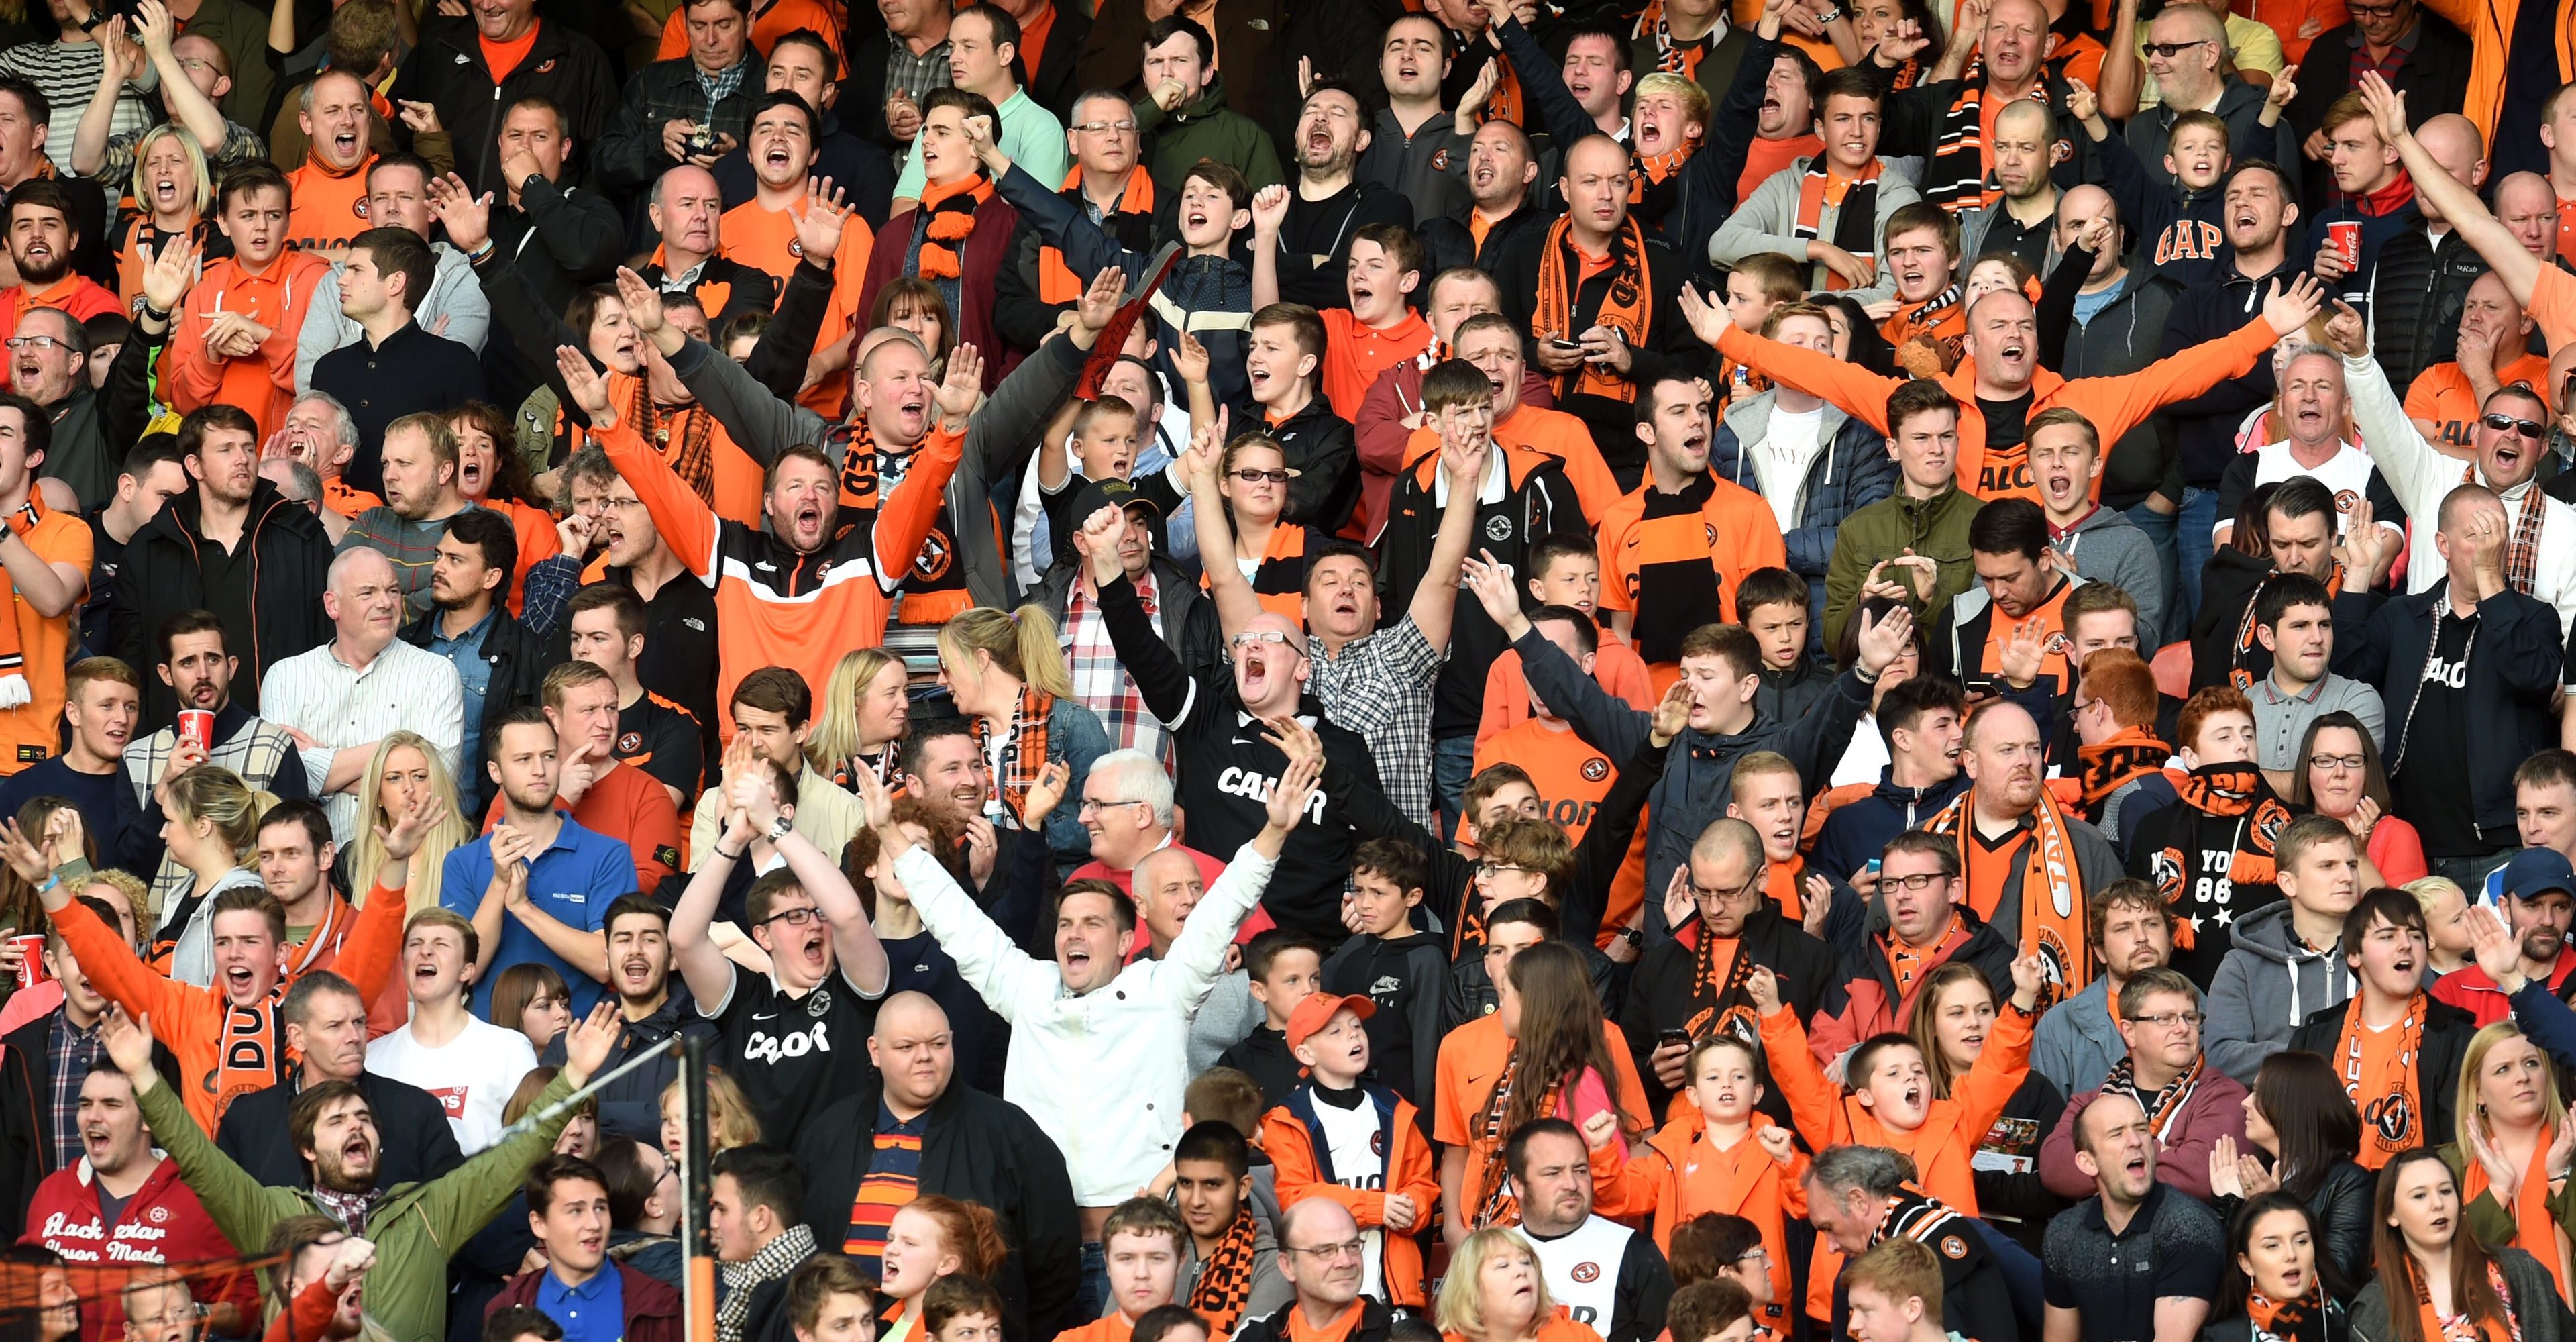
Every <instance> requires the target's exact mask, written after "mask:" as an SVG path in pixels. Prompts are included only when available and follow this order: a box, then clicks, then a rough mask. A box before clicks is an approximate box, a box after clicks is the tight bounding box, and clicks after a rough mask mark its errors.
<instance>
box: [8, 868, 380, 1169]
mask: <svg viewBox="0 0 2576 1342" xmlns="http://www.w3.org/2000/svg"><path fill="white" fill-rule="evenodd" d="M53 919H54V929H55V930H56V931H58V932H60V933H62V935H63V942H64V944H66V945H68V946H70V947H71V951H72V958H73V959H74V960H76V961H78V962H79V963H80V967H81V972H82V973H84V974H87V975H89V981H90V982H91V983H92V984H93V985H95V986H96V987H97V988H98V991H99V995H100V996H102V997H105V998H106V999H107V1000H109V1001H111V1002H114V1003H116V1004H117V1005H118V1006H121V1007H124V1008H125V1010H126V1013H127V1014H129V1015H135V1016H141V1015H146V1014H149V1015H150V1016H151V1017H152V1036H153V1037H154V1038H156V1039H158V1040H160V1041H161V1042H162V1043H163V1044H165V1045H168V1046H169V1049H170V1051H171V1052H172V1053H175V1054H177V1055H178V1058H179V1079H178V1082H177V1089H178V1091H179V1095H180V1098H181V1099H183V1100H185V1101H186V1103H187V1106H188V1117H190V1118H193V1119H195V1120H197V1126H198V1127H201V1128H204V1129H205V1130H206V1132H207V1133H208V1134H209V1135H212V1134H213V1132H214V1130H215V1123H216V1121H217V1120H219V1119H221V1118H222V1117H223V1116H224V1109H225V1107H226V1106H228V1105H230V1104H231V1103H232V1102H233V1099H234V1097H235V1096H238V1095H243V1094H247V1093H248V1092H250V1091H253V1090H258V1089H261V1088H262V1087H263V1086H267V1085H274V1084H275V1083H276V1081H277V1080H278V1078H279V1076H280V1075H281V1074H282V1073H283V1072H284V1069H285V1066H286V1027H285V1025H284V1023H283V1022H281V1021H280V1020H279V1019H278V1016H277V1010H276V1008H277V1004H278V1003H279V1002H280V1001H282V1000H284V998H285V996H286V987H287V985H288V984H289V983H291V982H293V981H294V979H295V978H296V977H297V976H296V975H294V974H288V975H285V976H283V977H281V978H280V979H279V980H278V983H277V987H276V988H274V989H272V990H271V991H270V992H269V996H268V1000H267V1001H266V1002H264V1003H262V1004H261V1005H260V1006H259V1007H258V1008H256V1014H258V1015H259V1016H261V1017H263V1018H264V1019H263V1020H261V1021H260V1022H259V1023H258V1024H257V1025H255V1026H252V1027H251V1028H250V1029H249V1031H248V1032H247V1034H246V1035H244V1034H237V1035H235V1036H234V1037H233V1038H232V1040H231V1042H232V1044H233V1046H234V1047H233V1048H232V1049H231V1050H230V1053H231V1056H226V1052H227V1051H226V1049H225V1048H224V1044H225V1041H226V1028H225V1027H226V1024H227V1022H228V1018H230V1017H231V1016H232V1015H233V1014H235V1008H234V1007H233V1006H232V1005H231V1004H230V1003H229V1002H227V1001H226V1000H225V999H224V995H223V993H222V992H221V991H219V990H217V989H214V988H200V987H197V986H196V985H195V984H191V983H179V982H176V981H173V980H171V979H165V978H163V977H161V976H160V975H158V974H155V973H153V972H152V971H151V970H150V969H148V968H145V967H144V964H143V962H142V961H141V960H138V959H136V958H134V948H133V947H131V946H128V945H126V944H125V938H124V937H122V936H120V935H118V933H117V931H116V929H114V928H112V927H109V926H108V925H107V924H105V923H103V922H100V921H99V919H98V915H97V914H95V913H92V912H90V911H89V908H88V906H87V905H84V904H82V903H81V902H80V901H79V900H73V901H72V902H71V903H69V904H66V905H64V906H63V907H62V908H61V909H59V910H57V911H56V912H55V913H54V915H53ZM402 927H403V894H402V892H401V891H399V890H387V889H385V888H384V887H383V886H381V885H379V886H377V887H375V888H374V889H372V890H370V891H368V892H367V906H366V907H365V908H364V909H361V910H359V912H358V921H357V924H356V926H353V927H351V928H350V929H349V939H348V940H346V941H344V942H342V943H340V951H339V954H338V955H337V956H336V957H335V958H334V959H333V961H332V968H333V972H335V973H337V974H339V976H340V977H342V978H344V979H347V980H348V981H349V982H350V983H351V984H353V985H355V986H356V988H357V989H358V996H359V997H360V998H361V999H363V1000H364V1001H365V1002H366V1003H367V1005H369V1006H370V1007H372V1006H374V1005H375V1002H376V998H377V997H378V996H380V995H382V994H383V992H384V990H385V988H386V987H387V985H389V984H390V983H391V982H392V981H393V974H394V954H395V952H396V951H399V950H400V949H401V948H402ZM246 1043H247V1044H252V1045H255V1046H256V1047H255V1048H254V1049H252V1050H250V1052H251V1053H255V1054H257V1055H258V1056H244V1052H245V1051H244V1050H243V1049H242V1047H241V1046H242V1045H244V1044H246ZM262 1076H265V1077H266V1078H267V1079H266V1080H265V1081H261V1082H260V1084H258V1085H252V1084H248V1083H250V1082H252V1081H255V1080H258V1079H259V1078H261V1077H262Z"/></svg>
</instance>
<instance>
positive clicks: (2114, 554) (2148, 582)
mask: <svg viewBox="0 0 2576 1342" xmlns="http://www.w3.org/2000/svg"><path fill="white" fill-rule="evenodd" d="M2050 544H2051V545H2053V546H2055V547H2056V549H2057V552H2058V553H2059V554H2060V555H2063V556H2065V557H2066V558H2068V559H2070V560H2073V561H2074V564H2075V572H2076V574H2077V576H2079V577H2081V578H2083V579H2084V581H2086V582H2107V583H2109V584H2111V585H2112V586H2114V587H2117V588H2119V589H2120V590H2121V591H2123V592H2126V593H2128V594H2129V595H2130V596H2131V597H2132V598H2134V599H2135V600H2136V601H2137V603H2138V646H2139V647H2141V648H2160V647H2163V646H2164V638H2163V637H2162V635H2163V631H2164V627H2165V566H2164V561H2163V560H2161V559H2159V558H2158V557H2157V556H2156V546H2155V542H2153V541H2150V540H2148V539H2147V533H2146V532H2144V531H2141V530H2139V529H2138V524H2137V523H2135V522H2132V521H2130V520H2129V518H2128V515H2127V514H2125V513H2122V512H2121V511H2119V510H2118V509H2116V508H2113V507H2111V506H2110V505H2109V504H2104V505H2102V506H2101V507H2098V508H2095V509H2094V510H2093V512H2092V514H2091V515H2090V516H2088V517H2086V518H2085V519H2084V520H2083V521H2081V522H2078V523H2076V524H2075V529H2074V530H2072V531H2070V532H2068V533H2066V534H2065V535H2064V536H2062V537H2059V538H2058V539H2056V540H2054V541H2051V542H2050Z"/></svg>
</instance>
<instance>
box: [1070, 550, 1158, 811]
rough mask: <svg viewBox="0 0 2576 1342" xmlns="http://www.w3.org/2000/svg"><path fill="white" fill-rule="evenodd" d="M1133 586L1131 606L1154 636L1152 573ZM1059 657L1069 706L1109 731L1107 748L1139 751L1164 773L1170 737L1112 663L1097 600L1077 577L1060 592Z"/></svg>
mask: <svg viewBox="0 0 2576 1342" xmlns="http://www.w3.org/2000/svg"><path fill="white" fill-rule="evenodd" d="M1134 582H1135V585H1136V600H1137V603H1138V604H1139V605H1142V606H1143V607H1144V608H1145V614H1146V616H1147V617H1148V618H1150V619H1152V620H1153V622H1154V632H1155V633H1157V634H1160V633H1162V632H1163V612H1162V610H1161V608H1160V607H1159V606H1157V605H1156V604H1155V601H1154V572H1153V570H1152V569H1147V570H1146V571H1145V572H1143V573H1141V574H1139V575H1137V576H1136V578H1135V579H1134ZM1064 658H1065V665H1066V666H1067V667H1068V668H1069V669H1070V670H1071V671H1072V672H1073V698H1074V702H1076V703H1078V704H1081V705H1082V706H1083V707H1085V708H1088V709H1090V710H1091V711H1092V712H1093V713H1095V714H1097V715H1098V716H1099V718H1100V725H1101V726H1102V727H1103V728H1105V729H1106V730H1107V731H1108V733H1109V748H1110V749H1112V750H1142V751H1144V752H1146V753H1147V754H1149V755H1152V756H1153V757H1154V758H1156V759H1158V760H1161V761H1162V762H1163V768H1164V769H1165V770H1167V771H1168V770H1169V769H1170V768H1171V767H1172V733H1171V731H1170V730H1169V729H1167V728H1165V727H1164V726H1163V722H1162V719H1160V718H1157V717H1155V716H1154V714H1153V711H1152V710H1151V709H1148V708H1146V707H1145V696H1143V695H1141V694H1138V693H1137V692H1136V681H1135V679H1134V678H1133V677H1130V676H1129V675H1128V674H1127V668H1126V667H1124V666H1121V665H1119V664H1118V650H1117V649H1116V648H1113V647H1111V646H1109V629H1108V626H1106V625H1104V624H1102V623H1101V622H1100V599H1099V597H1098V595H1097V594H1095V593H1094V592H1093V591H1092V590H1091V584H1090V583H1089V582H1087V581H1085V580H1083V579H1081V578H1076V579H1075V580H1074V583H1073V586H1072V587H1071V588H1069V589H1068V590H1067V591H1066V592H1065V594H1064Z"/></svg>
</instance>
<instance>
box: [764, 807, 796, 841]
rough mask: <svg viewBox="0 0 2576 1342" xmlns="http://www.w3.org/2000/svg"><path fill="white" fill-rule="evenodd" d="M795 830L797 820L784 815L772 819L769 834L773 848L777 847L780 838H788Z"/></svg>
mask: <svg viewBox="0 0 2576 1342" xmlns="http://www.w3.org/2000/svg"><path fill="white" fill-rule="evenodd" d="M795 830H796V822H795V821H793V820H790V819H788V818H787V817H786V816H784V815H782V816H780V817H778V818H777V819H776V820H772V821H770V822H769V835H768V838H769V845H770V846H771V847H773V848H775V847H777V846H778V841H779V840H781V839H784V838H786V837H787V836H788V835H789V834H792V833H794V832H795Z"/></svg>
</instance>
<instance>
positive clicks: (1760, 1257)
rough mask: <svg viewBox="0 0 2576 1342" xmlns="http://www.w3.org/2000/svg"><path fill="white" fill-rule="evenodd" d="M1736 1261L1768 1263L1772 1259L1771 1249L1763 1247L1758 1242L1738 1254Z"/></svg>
mask: <svg viewBox="0 0 2576 1342" xmlns="http://www.w3.org/2000/svg"><path fill="white" fill-rule="evenodd" d="M1735 1261H1737V1262H1739V1263H1767V1262H1770V1261H1771V1251H1770V1250H1769V1249H1765V1248H1763V1247H1762V1246H1761V1245H1759V1244H1756V1245H1754V1246H1753V1247H1752V1248H1750V1249H1747V1250H1745V1251H1744V1252H1743V1253H1741V1254H1738V1255H1736V1258H1735Z"/></svg>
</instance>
